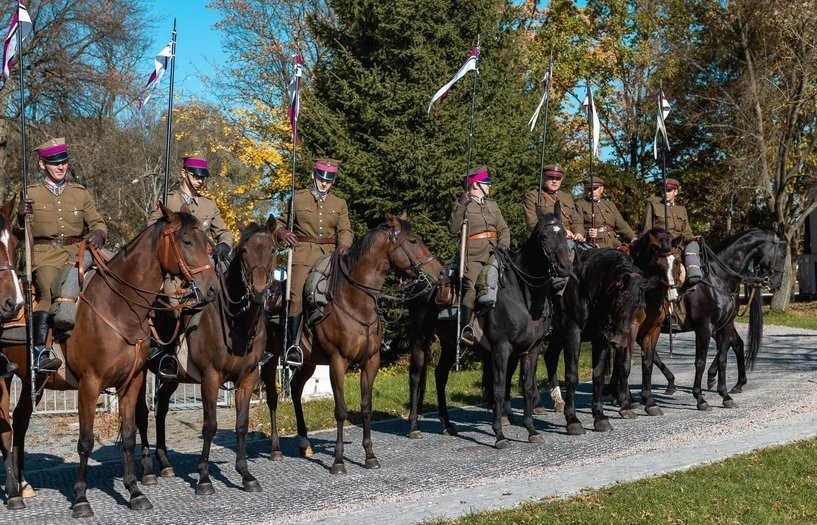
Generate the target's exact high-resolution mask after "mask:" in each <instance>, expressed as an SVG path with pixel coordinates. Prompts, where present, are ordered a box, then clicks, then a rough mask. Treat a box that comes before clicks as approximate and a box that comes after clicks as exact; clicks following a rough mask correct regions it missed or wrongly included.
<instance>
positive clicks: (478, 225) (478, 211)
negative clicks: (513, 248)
mask: <svg viewBox="0 0 817 525" xmlns="http://www.w3.org/2000/svg"><path fill="white" fill-rule="evenodd" d="M465 217H467V218H468V236H469V237H470V236H472V235H477V234H479V233H484V232H496V237H493V238H483V239H469V240H468V244H467V247H466V251H465V258H466V262H471V261H478V262H482V263H487V262H488V259H489V258H490V257H491V255H492V254H493V252H494V249H495V248H496V246H497V245H498V244H504V245H505V246H510V245H511V232H510V230H509V229H508V224H507V223H506V222H505V218H504V217H503V216H502V212H501V211H499V205H498V204H497V202H496V201H495V200H494V199H491V198H484V199H482V203H480V202H478V201H477V200H476V199H473V198H472V199H469V200H468V203H467V204H462V202H461V201H460V200H459V199H457V201H456V202H455V203H454V209H453V210H451V218H450V219H449V221H448V231H449V232H451V234H452V235H459V234H460V229H461V228H462V221H463V218H465Z"/></svg>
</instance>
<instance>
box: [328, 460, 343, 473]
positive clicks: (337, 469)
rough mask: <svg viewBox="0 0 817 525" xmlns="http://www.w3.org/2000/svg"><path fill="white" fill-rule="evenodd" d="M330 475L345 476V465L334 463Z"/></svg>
mask: <svg viewBox="0 0 817 525" xmlns="http://www.w3.org/2000/svg"><path fill="white" fill-rule="evenodd" d="M330 472H332V474H346V465H344V464H343V463H335V464H334V465H332V470H331V471H330Z"/></svg>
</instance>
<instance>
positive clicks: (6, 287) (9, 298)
mask: <svg viewBox="0 0 817 525" xmlns="http://www.w3.org/2000/svg"><path fill="white" fill-rule="evenodd" d="M14 200H15V199H14V197H12V198H11V199H9V200H8V201H6V203H5V204H3V207H2V208H0V321H7V320H10V319H13V318H14V317H15V316H16V315H17V314H18V313H19V311H20V308H22V306H23V293H22V292H21V291H20V286H19V283H18V281H17V272H16V269H15V266H14V254H15V252H16V250H17V237H15V236H14V235H12V233H11V224H12V221H13V217H14V215H15V214H14Z"/></svg>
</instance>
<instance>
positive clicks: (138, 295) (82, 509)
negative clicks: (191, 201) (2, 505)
mask: <svg viewBox="0 0 817 525" xmlns="http://www.w3.org/2000/svg"><path fill="white" fill-rule="evenodd" d="M162 213H163V218H162V219H161V220H159V221H158V222H156V223H155V224H154V225H152V226H149V227H148V228H147V229H145V230H144V231H142V233H140V234H139V235H138V236H137V237H136V238H135V239H134V240H132V241H131V242H130V243H128V245H127V246H125V247H124V248H123V249H122V250H121V251H120V252H119V253H118V254H117V255H116V256H115V257H114V258H113V259H111V261H110V262H109V263H107V264H105V263H103V262H101V260H100V261H98V263H97V264H98V265H99V266H100V268H99V271H98V273H97V275H96V276H94V278H92V279H91V280H90V281H89V282H88V286H87V288H86V289H85V291H83V292H82V294H80V302H79V305H78V308H77V317H76V324H75V326H74V329H73V331H72V332H71V335H70V336H69V337H68V338H67V339H65V340H64V341H62V342H61V348H62V352H63V354H64V358H65V359H64V360H65V365H66V367H65V368H66V370H65V376H63V375H62V374H48V375H46V376H42V375H41V376H38V377H37V380H38V387H39V392H40V394H38V396H37V398H38V399H37V400H33V399H32V398H31V396H30V395H29V394H30V392H29V389H27V388H23V389H22V394H21V396H20V400H19V401H18V403H17V406H16V408H15V409H14V414H13V419H14V447H13V449H12V456H13V459H14V462H15V463H14V465H15V468H16V472H13V473H12V475H11V476H8V474H7V477H6V490H7V492H8V494H9V499H11V497H12V494H17V493H19V492H18V491H19V486H20V485H22V484H24V483H25V471H24V465H23V459H24V453H25V433H26V431H27V430H28V425H29V422H30V419H31V413H32V407H33V403H36V402H37V401H39V397H40V395H41V393H42V389H43V388H49V389H53V390H71V389H78V390H79V400H78V407H79V440H78V443H77V452H78V453H79V459H80V463H79V470H78V472H77V478H76V482H75V483H74V491H75V493H76V499H75V500H74V507H73V516H74V517H75V518H82V517H89V516H93V510H92V508H91V504H90V503H89V502H88V499H87V496H86V492H87V483H86V481H85V475H86V470H87V467H88V458H89V456H90V454H91V451H92V450H93V446H94V416H95V415H96V403H97V399H98V398H99V395H100V394H101V393H102V392H103V391H105V390H106V389H109V388H113V389H116V393H117V394H118V396H119V420H120V433H121V438H122V446H123V449H124V459H125V461H124V476H123V482H124V485H125V488H126V489H127V490H128V492H129V493H130V507H131V509H133V510H147V509H151V508H153V505H152V504H151V503H150V501H149V500H148V499H147V497H146V496H145V495H144V494H142V492H141V491H140V490H139V487H138V484H137V480H136V475H135V471H134V447H135V442H136V424H135V418H134V414H135V409H136V401H137V396H138V395H139V394H140V393H141V392H143V388H142V387H143V383H144V378H145V374H144V368H145V361H146V360H147V352H148V344H147V343H148V341H149V333H150V332H149V325H148V314H149V313H150V311H151V308H152V305H153V304H154V301H155V299H156V297H157V296H158V294H159V292H160V291H161V290H162V285H163V280H164V275H165V274H170V275H174V276H179V277H182V278H183V279H184V280H185V281H186V282H187V284H189V286H190V288H191V290H192V291H193V292H194V293H195V295H196V297H197V299H198V300H199V301H211V300H213V299H214V298H215V296H216V293H217V290H218V280H217V278H216V274H215V272H214V271H213V266H212V264H211V263H210V258H209V256H208V252H209V245H208V242H207V237H206V235H205V233H204V231H202V229H201V227H200V225H199V222H198V221H197V220H196V218H195V217H193V216H192V215H190V214H188V213H182V212H180V213H173V212H171V211H169V210H168V209H166V208H164V207H163V206H162ZM6 353H7V354H8V355H9V357H10V358H11V359H13V360H14V361H15V362H16V363H17V365H18V366H19V369H18V370H17V374H18V376H20V379H22V381H23V384H24V385H27V384H30V383H29V377H28V374H29V368H28V359H27V349H26V347H25V346H24V345H18V346H15V347H9V348H7V349H6ZM3 402H4V403H5V404H4V405H3V407H2V408H0V414H2V416H4V417H7V416H8V398H6V399H4V400H3ZM5 424H8V420H7V419H6V420H5Z"/></svg>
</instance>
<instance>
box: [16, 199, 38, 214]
mask: <svg viewBox="0 0 817 525" xmlns="http://www.w3.org/2000/svg"><path fill="white" fill-rule="evenodd" d="M32 213H34V199H23V200H21V201H20V203H19V204H18V205H17V215H19V216H20V218H23V217H25V216H26V215H31V214H32Z"/></svg>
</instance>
